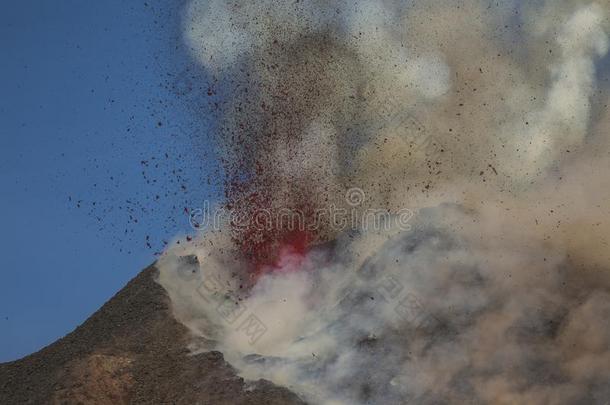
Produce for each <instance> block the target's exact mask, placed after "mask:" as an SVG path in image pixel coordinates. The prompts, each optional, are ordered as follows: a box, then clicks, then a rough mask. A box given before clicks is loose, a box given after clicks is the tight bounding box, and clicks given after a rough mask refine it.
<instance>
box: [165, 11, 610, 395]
mask: <svg viewBox="0 0 610 405" xmlns="http://www.w3.org/2000/svg"><path fill="white" fill-rule="evenodd" d="M609 13H610V7H609V6H608V4H607V3H602V2H599V3H589V2H583V1H567V0H566V1H554V2H533V3H532V4H519V3H514V2H503V3H502V4H500V3H492V2H487V1H468V2H459V3H455V2H446V1H428V2H410V1H404V2H403V1H330V2H317V1H311V2H303V1H300V2H299V1H297V2H290V3H289V2H279V1H271V0H269V1H251V2H247V3H244V4H241V3H238V2H227V1H220V0H212V1H193V2H192V3H190V4H189V6H188V7H187V9H186V11H185V21H184V26H185V38H186V42H187V44H188V45H189V47H190V48H191V49H192V52H193V56H194V57H195V58H197V60H198V61H199V62H200V63H201V65H202V67H203V68H204V69H205V70H206V72H207V73H208V74H209V75H210V76H213V77H215V78H216V80H217V81H218V83H219V84H218V86H220V87H222V88H223V100H222V103H219V105H221V106H222V107H220V108H222V113H223V118H222V122H221V123H220V129H219V134H218V142H219V144H220V145H221V150H222V154H223V156H222V157H223V162H224V165H225V170H226V173H227V178H228V180H227V185H226V203H225V208H229V209H231V210H234V211H236V212H237V213H238V214H239V215H238V217H239V218H242V219H243V218H250V219H252V218H257V217H258V215H259V214H260V213H261V212H264V213H265V214H266V215H268V216H269V218H276V216H277V214H278V212H282V211H285V210H288V211H289V212H299V213H300V214H302V215H301V216H300V217H299V218H300V219H299V223H298V226H296V227H289V228H287V229H285V228H282V227H281V226H278V224H280V223H279V222H272V224H273V225H274V226H272V227H261V226H257V225H260V223H257V222H256V221H251V222H250V223H248V224H246V225H245V226H244V225H243V223H242V224H240V226H239V227H238V226H236V224H235V221H229V222H228V223H226V224H225V225H224V226H222V227H221V228H220V229H207V230H205V231H204V232H202V233H201V234H200V235H199V237H198V238H196V239H195V240H193V242H192V243H189V244H186V245H185V244H181V245H176V246H174V247H172V248H171V249H170V250H168V252H166V254H165V255H164V256H163V257H162V258H161V259H160V260H159V263H158V266H159V268H160V269H161V272H160V278H159V282H160V283H161V284H162V285H163V286H164V287H165V289H166V290H167V291H168V293H169V295H170V297H171V299H172V304H173V309H174V312H175V315H176V317H177V318H178V319H179V320H180V321H182V322H183V323H184V324H185V325H187V326H188V327H189V328H190V329H191V330H192V332H193V335H194V338H193V343H192V347H191V349H192V350H193V351H194V352H197V351H202V350H219V351H221V352H222V353H223V354H224V355H225V357H226V358H227V360H228V361H229V362H230V363H231V364H232V365H233V366H234V367H235V368H236V369H238V370H239V372H240V373H241V375H242V376H243V377H244V378H247V379H252V380H255V379H260V378H264V379H267V380H270V381H272V382H274V383H276V384H279V385H282V386H285V387H288V388H289V389H291V390H293V391H294V392H296V393H297V394H299V395H300V396H301V397H302V398H303V399H304V400H306V401H307V402H309V403H313V404H373V403H374V404H382V403H383V404H386V403H387V404H404V403H416V404H428V403H429V404H433V403H434V404H437V403H476V404H479V403H481V404H486V403H490V404H491V403H493V404H496V403H499V404H505V403H506V404H531V403H535V404H575V403H592V404H605V403H607V401H608V400H610V324H609V323H608V319H610V249H609V247H608V242H609V238H610V223H609V219H610V215H609V214H610V212H609V210H610V206H609V205H608V204H609V202H610V177H609V176H607V175H606V172H607V168H608V167H610V165H609V164H610V152H609V151H610V142H609V140H608V139H607V134H608V133H609V130H610V115H609V114H608V112H607V104H608V88H607V84H606V83H605V82H603V81H599V78H602V77H604V75H605V76H606V77H607V76H608V72H604V69H603V66H604V65H606V66H607V61H608V58H607V57H606V55H607V53H608V30H609V29H610V21H609V20H608V16H609ZM605 70H607V68H606V69H605ZM354 191H357V193H355V194H354ZM341 209H343V210H344V211H337V210H341ZM331 210H335V211H334V212H346V213H348V216H349V219H350V221H347V224H349V225H348V226H345V225H346V223H337V222H336V221H334V220H332V219H330V216H328V215H327V216H325V217H324V216H320V215H319V214H320V213H325V212H326V213H328V212H329V211H331ZM405 210H408V212H411V213H414V214H415V215H414V216H413V218H411V217H410V216H409V217H408V218H407V219H409V223H408V226H405V221H404V217H403V214H404V213H405V212H406V211H405ZM371 212H375V213H377V214H379V213H384V215H382V216H381V218H379V220H376V221H373V223H371V222H370V221H369V219H371V218H372V217H371V216H370V215H368V214H370V213H371ZM373 217H374V216H373ZM353 218H357V220H355V221H354V220H352V219H353ZM401 218H402V220H401ZM312 224H313V225H315V226H311V225H312ZM280 225H281V224H280Z"/></svg>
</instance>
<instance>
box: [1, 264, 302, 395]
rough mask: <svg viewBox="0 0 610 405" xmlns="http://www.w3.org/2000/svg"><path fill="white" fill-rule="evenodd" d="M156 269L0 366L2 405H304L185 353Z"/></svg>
mask: <svg viewBox="0 0 610 405" xmlns="http://www.w3.org/2000/svg"><path fill="white" fill-rule="evenodd" d="M157 273H158V271H157V269H156V268H155V265H154V264H153V265H151V266H150V267H148V268H146V269H145V270H143V271H142V272H141V273H140V274H139V275H138V276H136V277H135V278H134V279H133V280H131V281H130V282H129V283H128V284H127V285H126V286H125V287H124V288H123V289H122V290H121V291H119V292H118V293H117V294H116V295H115V296H114V297H113V298H112V299H110V300H109V301H108V302H107V303H106V304H105V305H104V306H103V307H102V308H101V309H99V310H98V311H97V312H96V313H94V314H93V315H92V316H91V317H90V318H89V319H87V320H86V321H85V322H84V323H83V324H82V325H81V326H79V327H78V328H76V329H75V330H74V331H73V332H71V333H70V334H68V335H67V336H65V337H63V338H61V339H59V340H58V341H56V342H55V343H53V344H51V345H49V346H47V347H45V348H43V349H42V350H40V351H39V352H36V353H34V354H31V355H29V356H26V357H25V358H23V359H21V360H17V361H13V362H9V363H3V364H0V403H1V404H126V403H129V404H153V403H154V404H302V403H303V402H302V401H301V400H300V399H299V398H298V397H297V396H296V395H295V394H294V393H292V392H290V391H289V390H287V389H285V388H281V387H277V386H275V385H273V384H272V383H270V382H268V381H265V380H258V381H252V382H250V381H245V380H244V379H242V378H240V377H238V376H237V375H236V371H235V370H234V369H233V368H232V367H231V366H230V365H229V364H228V363H226V362H225V360H224V358H223V355H222V354H221V353H219V352H215V351H212V352H206V353H201V354H197V355H191V354H190V351H189V350H188V349H187V346H188V343H189V342H192V336H191V334H190V333H189V331H188V329H187V328H186V327H184V326H183V325H182V324H180V323H179V322H177V321H176V320H175V319H174V318H173V316H172V313H171V309H170V301H169V299H168V297H167V295H166V293H165V290H164V289H163V288H162V287H161V286H160V285H158V284H157V283H156V282H155V278H156V276H157Z"/></svg>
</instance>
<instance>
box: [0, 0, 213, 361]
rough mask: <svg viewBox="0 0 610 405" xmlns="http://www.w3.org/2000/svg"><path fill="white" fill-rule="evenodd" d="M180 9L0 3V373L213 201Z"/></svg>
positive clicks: (53, 335)
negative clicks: (189, 214) (191, 212)
mask: <svg viewBox="0 0 610 405" xmlns="http://www.w3.org/2000/svg"><path fill="white" fill-rule="evenodd" d="M180 3H181V2H164V1H148V2H144V1H141V2H137V1H133V2H131V1H130V2H125V1H118V0H110V1H109V0H105V1H96V2H94V1H66V0H63V1H58V2H49V1H44V0H38V1H15V2H5V3H4V4H3V8H2V12H1V13H0V41H1V45H0V49H1V51H2V54H1V55H0V60H1V63H0V91H1V94H2V98H1V100H0V117H1V123H0V187H1V189H0V190H1V192H0V223H1V224H2V232H0V263H1V264H0V362H1V361H8V360H13V359H16V358H19V357H22V356H24V355H26V354H28V353H31V352H33V351H36V350H38V349H40V348H42V347H43V346H45V345H47V344H49V343H51V342H53V341H54V340H56V339H57V338H59V337H61V336H63V335H65V334H66V333H68V332H69V331H71V330H72V329H73V328H74V327H76V326H77V325H78V324H80V323H81V322H82V321H84V320H85V319H86V318H87V317H88V316H89V315H91V314H92V313H93V312H94V311H95V310H97V309H98V308H99V307H100V306H101V305H102V304H103V303H104V302H105V301H107V300H108V299H109V298H110V297H111V296H112V295H114V293H116V292H117V291H118V290H119V289H120V288H121V287H122V286H123V285H124V284H125V283H126V282H127V281H128V280H129V279H130V278H132V277H133V276H134V275H135V274H137V272H138V271H139V270H141V269H142V268H143V267H145V266H146V265H148V264H150V263H151V262H152V261H153V260H154V259H155V256H154V252H155V251H158V250H161V249H162V247H163V240H166V241H167V240H170V239H171V238H172V237H173V236H174V235H176V233H178V232H181V231H188V222H187V218H186V215H185V214H184V212H183V210H184V207H185V206H189V207H191V208H192V207H193V206H197V204H198V202H199V201H201V200H203V199H204V198H212V199H213V198H214V197H215V196H216V195H218V193H219V189H218V185H217V184H216V185H214V184H213V185H212V186H208V185H207V181H206V179H207V177H208V176H209V175H210V173H216V171H215V170H216V169H217V166H218V165H217V163H216V162H215V161H214V160H213V153H208V152H210V151H211V146H210V145H209V135H208V133H209V130H210V125H211V123H212V124H213V122H211V121H210V120H209V117H206V116H205V111H204V110H200V111H201V112H198V113H196V114H193V113H192V112H191V111H193V109H192V107H193V105H196V104H197V103H196V102H193V101H192V100H191V99H189V97H194V96H193V95H192V94H189V92H190V88H191V87H193V83H191V82H192V81H193V80H195V81H202V85H206V84H205V77H202V76H199V77H197V79H192V78H191V73H188V74H187V73H182V72H183V71H184V69H185V68H189V66H192V63H191V62H190V61H189V59H188V57H186V56H185V52H184V51H183V49H181V40H180V35H179V23H180V10H181V7H182V6H181V4H180ZM189 69H192V68H189ZM190 72H192V71H190ZM185 77H186V79H185ZM189 107H191V108H189ZM198 114H200V116H198ZM213 179H218V175H217V174H214V175H213ZM136 221H137V222H136ZM147 244H150V246H148V245H147Z"/></svg>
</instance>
